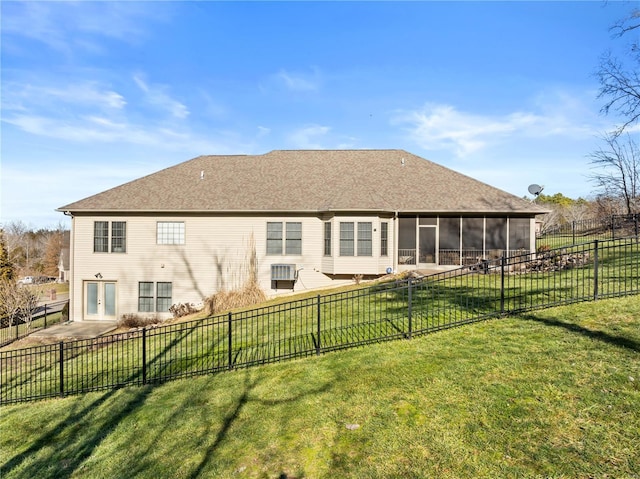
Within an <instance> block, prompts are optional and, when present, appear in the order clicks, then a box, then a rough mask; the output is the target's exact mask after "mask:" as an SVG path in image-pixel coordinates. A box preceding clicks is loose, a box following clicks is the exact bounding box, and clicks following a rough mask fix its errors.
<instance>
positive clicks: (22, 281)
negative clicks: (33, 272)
mask: <svg viewBox="0 0 640 479" xmlns="http://www.w3.org/2000/svg"><path fill="white" fill-rule="evenodd" d="M35 282H36V281H35V278H34V277H33V276H25V277H24V278H21V279H19V280H18V284H33V283H35Z"/></svg>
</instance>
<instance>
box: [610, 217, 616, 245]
mask: <svg viewBox="0 0 640 479" xmlns="http://www.w3.org/2000/svg"><path fill="white" fill-rule="evenodd" d="M611 239H612V240H614V239H616V217H615V216H613V215H611Z"/></svg>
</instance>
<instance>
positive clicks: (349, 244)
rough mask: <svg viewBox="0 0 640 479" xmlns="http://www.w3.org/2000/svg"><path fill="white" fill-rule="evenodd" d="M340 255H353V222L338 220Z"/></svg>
mask: <svg viewBox="0 0 640 479" xmlns="http://www.w3.org/2000/svg"><path fill="white" fill-rule="evenodd" d="M340 256H355V246H354V230H353V223H345V222H340Z"/></svg>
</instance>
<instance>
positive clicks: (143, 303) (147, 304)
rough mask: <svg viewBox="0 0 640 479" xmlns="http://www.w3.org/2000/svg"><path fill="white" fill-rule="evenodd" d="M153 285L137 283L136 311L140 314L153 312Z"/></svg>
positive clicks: (145, 282)
mask: <svg viewBox="0 0 640 479" xmlns="http://www.w3.org/2000/svg"><path fill="white" fill-rule="evenodd" d="M153 299H154V298H153V283H151V282H147V281H144V282H142V281H141V282H140V283H138V311H139V312H140V313H151V312H153Z"/></svg>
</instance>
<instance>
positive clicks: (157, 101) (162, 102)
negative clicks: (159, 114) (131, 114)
mask: <svg viewBox="0 0 640 479" xmlns="http://www.w3.org/2000/svg"><path fill="white" fill-rule="evenodd" d="M133 80H134V81H135V83H136V85H138V88H140V90H142V92H143V93H144V95H145V99H146V100H147V102H148V103H149V104H150V105H153V106H154V107H157V108H159V109H161V110H166V111H168V112H169V113H170V114H171V115H172V116H174V117H176V118H180V119H184V118H186V117H187V116H189V109H188V108H187V107H186V106H185V105H184V104H182V103H180V102H179V101H177V100H174V99H173V98H171V97H170V96H169V95H168V94H167V93H166V90H167V87H166V86H163V85H153V86H150V85H148V84H147V83H146V82H145V81H144V79H143V78H142V76H141V75H134V76H133Z"/></svg>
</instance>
